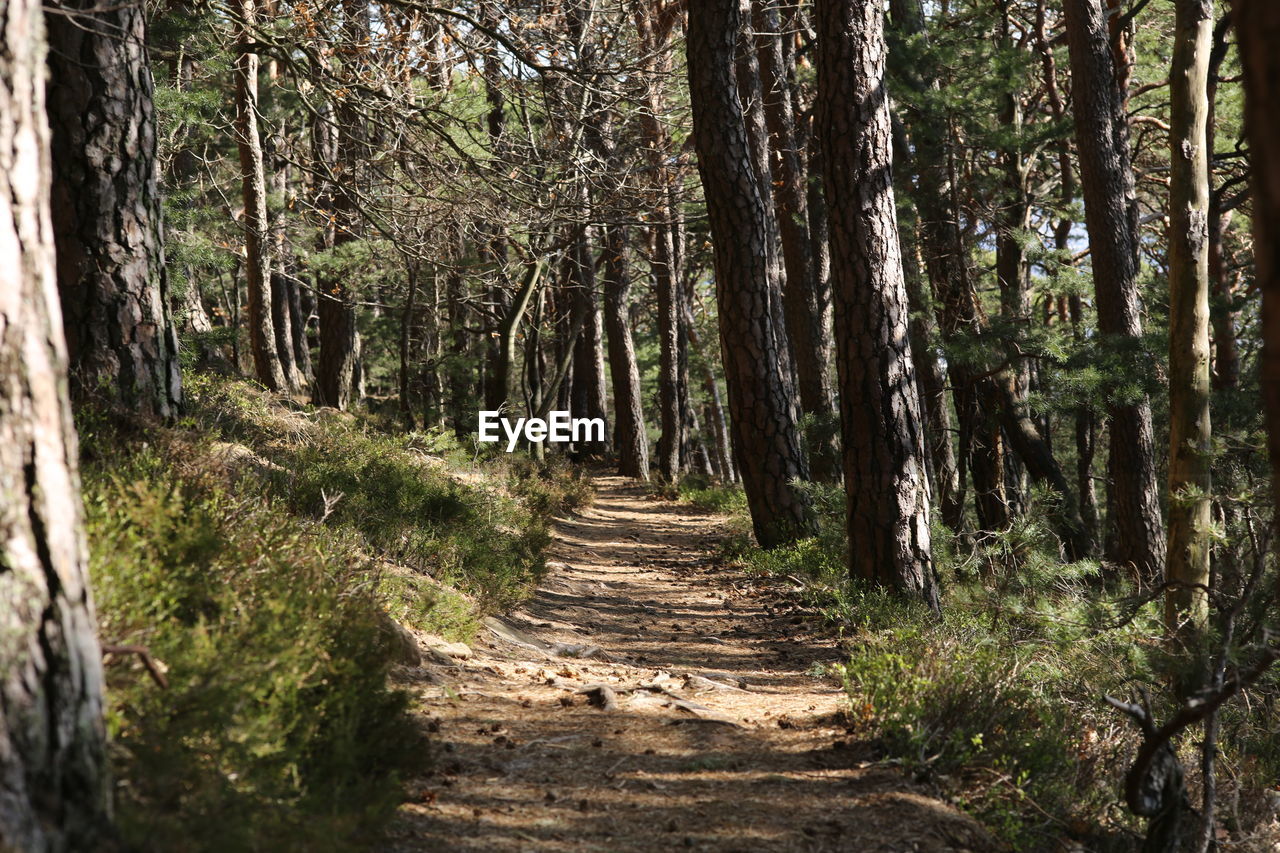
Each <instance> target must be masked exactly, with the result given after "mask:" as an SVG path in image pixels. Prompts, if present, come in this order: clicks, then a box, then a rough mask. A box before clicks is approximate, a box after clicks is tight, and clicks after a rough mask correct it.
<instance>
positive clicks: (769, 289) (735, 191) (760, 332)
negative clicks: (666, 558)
mask: <svg viewBox="0 0 1280 853" xmlns="http://www.w3.org/2000/svg"><path fill="white" fill-rule="evenodd" d="M741 23H742V20H741V9H740V8H739V5H738V2H737V0H696V2H694V3H692V4H691V5H690V7H689V31H688V53H689V63H688V66H689V89H690V96H691V99H692V104H693V123H694V140H695V144H696V148H697V152H698V171H699V173H700V174H701V176H702V185H703V189H704V191H705V194H706V198H707V213H708V218H709V219H710V223H711V235H712V240H713V242H714V248H715V277H716V297H717V302H718V305H719V309H720V310H719V320H720V345H721V351H722V358H723V363H724V371H725V383H726V386H727V389H728V396H729V410H730V419H731V422H732V424H731V430H732V435H733V446H734V454H735V456H736V457H737V463H738V469H739V471H740V473H741V476H742V483H743V489H744V491H745V492H746V495H747V504H748V506H749V508H750V511H751V520H752V525H753V527H754V529H755V534H756V539H757V540H758V541H759V542H760V544H761V545H762V546H764V547H772V546H775V545H779V544H782V543H785V542H787V541H790V540H792V539H794V538H796V537H798V536H803V535H806V534H808V533H810V532H811V531H812V530H813V521H812V516H811V513H810V510H809V505H808V502H807V500H806V499H805V498H804V496H803V495H802V494H801V493H800V492H799V491H798V490H796V489H795V488H794V487H793V485H792V481H793V480H796V479H806V478H807V475H808V471H807V470H806V466H805V463H804V457H803V455H802V453H801V448H800V434H799V431H798V429H797V426H796V420H797V412H796V405H795V395H794V392H793V390H792V386H791V383H790V379H789V377H788V375H787V371H786V369H785V365H786V363H787V362H786V360H785V352H786V340H785V336H784V332H783V330H782V329H781V328H780V327H779V326H778V324H777V322H776V318H778V317H779V316H780V309H781V306H780V305H778V304H777V302H778V294H777V292H776V290H775V289H774V286H773V285H774V281H775V279H774V277H773V269H774V266H775V265H776V263H775V261H774V251H773V240H774V235H775V234H776V233H777V227H776V223H774V222H773V211H772V205H770V204H767V203H766V202H767V198H768V195H767V194H768V192H769V190H768V187H767V186H762V185H761V180H760V175H759V173H758V171H757V170H756V169H755V167H754V166H753V163H752V155H751V150H750V144H749V141H748V139H747V128H746V123H745V116H744V114H743V107H742V102H741V101H740V100H739V98H738V86H737V81H736V80H735V79H734V60H735V54H736V52H737V47H738V43H739V40H740V35H739V33H740V32H741Z"/></svg>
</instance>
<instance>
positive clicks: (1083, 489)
mask: <svg viewBox="0 0 1280 853" xmlns="http://www.w3.org/2000/svg"><path fill="white" fill-rule="evenodd" d="M1047 3H1048V0H1039V2H1038V3H1037V4H1036V21H1035V22H1036V34H1035V35H1036V50H1037V51H1038V53H1039V54H1040V64H1041V68H1042V69H1043V74H1044V87H1045V92H1046V94H1047V96H1048V100H1049V110H1050V114H1051V115H1052V116H1053V120H1054V121H1056V122H1059V123H1061V122H1064V121H1066V119H1067V107H1066V103H1065V101H1064V100H1063V98H1062V91H1061V89H1060V88H1059V86H1058V65H1057V60H1056V59H1055V58H1054V53H1053V45H1052V44H1051V42H1050V39H1049V33H1048V29H1047V24H1046V20H1045V18H1046V6H1047ZM1057 147H1058V175H1059V181H1060V187H1059V194H1058V198H1059V205H1060V207H1061V209H1062V210H1063V211H1067V210H1069V209H1070V208H1071V207H1072V206H1073V205H1074V204H1075V201H1076V189H1077V185H1076V174H1075V166H1074V164H1073V163H1072V162H1071V143H1070V141H1069V140H1068V139H1066V138H1065V137H1064V138H1062V139H1061V140H1059V142H1058V146H1057ZM1072 225H1073V223H1072V221H1071V218H1070V217H1069V216H1068V215H1067V214H1066V213H1065V212H1064V213H1062V215H1061V217H1060V218H1059V219H1058V221H1057V222H1055V223H1054V226H1053V240H1054V249H1055V250H1056V251H1057V253H1058V255H1059V261H1058V264H1057V265H1055V266H1054V267H1053V271H1052V273H1051V274H1050V275H1051V277H1052V278H1054V279H1056V278H1058V276H1059V270H1060V265H1063V264H1066V263H1067V260H1066V259H1067V258H1068V257H1070V250H1071V229H1072ZM1061 300H1062V297H1059V311H1061V310H1062V307H1063V306H1062V302H1061ZM1067 305H1068V306H1069V319H1070V322H1071V334H1072V337H1073V338H1074V339H1075V341H1076V342H1077V343H1079V342H1081V341H1083V339H1084V305H1083V302H1082V300H1081V298H1080V294H1078V293H1072V294H1071V295H1070V296H1069V297H1067ZM1067 319H1068V318H1067V317H1063V318H1062V320H1063V322H1066V320H1067ZM1074 421H1075V423H1074V427H1075V430H1074V432H1075V446H1076V495H1077V499H1078V501H1079V507H1080V522H1081V524H1082V525H1083V526H1084V528H1083V531H1082V540H1081V541H1082V545H1083V546H1084V556H1086V557H1092V556H1093V555H1094V553H1095V552H1096V550H1097V543H1098V500H1097V497H1096V496H1095V491H1094V488H1093V455H1094V445H1095V444H1096V440H1097V429H1096V427H1095V424H1094V421H1095V417H1094V412H1093V409H1092V408H1091V407H1090V406H1088V405H1086V404H1081V405H1078V406H1077V407H1076V410H1075V417H1074Z"/></svg>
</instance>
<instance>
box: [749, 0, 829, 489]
mask: <svg viewBox="0 0 1280 853" xmlns="http://www.w3.org/2000/svg"><path fill="white" fill-rule="evenodd" d="M753 8H754V18H755V30H756V51H757V55H758V57H759V67H760V88H761V91H762V95H763V99H764V118H765V125H766V127H767V128H768V131H769V142H770V148H771V154H772V157H771V158H770V163H771V166H772V173H771V174H772V185H773V202H774V207H775V208H776V210H777V218H778V229H779V237H780V239H781V241H782V259H783V267H784V272H785V279H784V284H783V288H782V298H783V307H784V309H785V313H786V329H787V335H788V337H789V338H790V342H791V351H792V355H793V356H794V357H795V367H796V375H797V380H798V381H797V383H796V384H797V388H798V389H799V392H800V407H801V409H802V410H803V411H804V412H805V413H806V414H809V415H812V416H813V417H814V418H815V420H816V424H815V428H814V429H813V430H812V431H811V434H810V436H809V473H810V475H811V476H812V477H813V479H814V480H816V481H818V482H824V483H832V482H837V481H838V480H839V478H840V448H839V446H838V444H837V442H836V440H835V434H834V433H833V432H828V431H827V430H825V429H824V428H825V427H826V426H827V425H828V424H830V423H831V422H833V421H834V420H835V411H834V407H833V405H832V399H833V393H832V389H831V379H830V376H829V371H830V366H831V345H830V343H829V341H830V338H828V337H827V335H826V334H825V333H824V329H823V316H822V315H823V309H824V306H823V304H822V302H821V301H820V299H819V288H818V284H817V280H816V277H815V274H814V265H813V254H812V247H811V244H810V242H809V212H808V199H807V197H806V192H805V190H806V187H805V175H804V166H803V164H802V160H801V157H800V151H799V143H798V140H797V134H796V118H795V105H794V97H795V96H794V87H795V56H794V54H793V52H792V51H791V50H790V49H789V48H788V46H787V44H786V42H787V38H786V34H785V33H784V32H783V30H784V28H783V26H782V18H781V16H780V15H779V10H778V5H777V0H753ZM797 8H798V7H797Z"/></svg>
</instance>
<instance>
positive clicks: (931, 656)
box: [680, 477, 1280, 851]
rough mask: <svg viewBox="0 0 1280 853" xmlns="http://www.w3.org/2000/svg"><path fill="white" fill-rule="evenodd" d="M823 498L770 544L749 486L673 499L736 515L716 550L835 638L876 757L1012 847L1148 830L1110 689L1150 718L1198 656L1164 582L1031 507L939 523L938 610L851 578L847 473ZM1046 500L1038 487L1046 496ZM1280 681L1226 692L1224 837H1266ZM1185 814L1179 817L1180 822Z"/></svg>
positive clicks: (1264, 843) (1271, 845)
mask: <svg viewBox="0 0 1280 853" xmlns="http://www.w3.org/2000/svg"><path fill="white" fill-rule="evenodd" d="M805 488H806V490H807V492H808V494H809V496H810V498H811V499H812V500H813V502H814V504H815V505H816V507H817V508H818V510H819V513H818V514H819V518H820V529H819V534H818V535H817V536H815V537H812V538H808V539H803V540H801V541H799V542H796V543H795V544H792V545H789V546H785V547H781V548H775V549H772V550H762V549H760V548H758V547H756V546H755V544H754V542H753V541H752V540H751V537H750V531H751V527H750V520H749V517H748V516H747V514H746V501H745V498H743V496H742V493H741V490H740V489H738V488H734V487H723V486H717V485H714V484H711V483H708V482H706V481H704V480H701V479H699V478H695V477H691V478H687V479H686V480H685V481H684V482H683V483H682V484H681V488H680V492H681V495H682V496H683V498H684V499H685V500H687V501H689V502H691V503H693V504H695V505H697V506H701V507H703V508H706V509H710V510H715V511H719V512H728V513H730V514H731V518H732V521H731V522H730V530H731V533H730V534H729V535H728V536H727V537H726V538H725V540H724V541H723V542H722V545H721V555H722V558H723V559H725V560H727V561H729V562H730V563H732V564H735V565H738V566H740V567H742V568H743V569H744V570H746V571H749V572H753V573H760V574H764V575H771V576H774V577H776V578H778V579H781V580H782V581H784V582H785V583H786V584H788V585H789V586H790V590H791V594H792V595H794V596H795V597H796V598H798V599H799V600H800V601H801V602H803V604H805V605H806V606H808V607H809V608H811V609H812V611H813V612H814V613H815V614H816V615H818V616H820V617H821V618H822V619H823V620H825V621H826V622H827V623H828V624H829V625H830V626H831V628H832V629H833V630H835V631H837V632H838V633H839V634H840V636H841V638H842V639H843V642H844V647H845V649H846V652H847V655H848V659H847V661H846V662H845V663H844V664H843V665H842V666H840V667H838V668H836V671H834V672H831V673H829V674H830V675H833V676H836V677H838V678H840V679H841V680H842V681H843V683H844V685H845V689H846V692H847V694H848V699H849V713H850V718H851V720H852V721H853V724H854V726H855V728H856V729H857V731H858V732H859V734H860V736H861V737H862V738H863V739H864V740H866V741H868V742H870V743H871V745H872V746H873V747H874V751H875V752H876V753H877V754H878V755H880V756H881V758H882V760H884V761H886V762H890V763H893V764H898V765H901V766H903V767H904V768H905V769H906V770H907V771H908V772H910V773H911V774H912V775H913V776H914V777H915V778H916V779H917V780H919V781H922V782H928V783H933V784H935V785H936V786H937V788H938V789H939V791H940V793H942V794H943V795H944V796H946V797H947V798H948V799H949V800H950V801H952V802H953V803H954V804H956V805H957V806H959V807H961V808H962V809H964V810H965V811H967V812H969V813H970V814H972V815H974V816H975V817H977V818H979V819H980V820H981V821H982V822H983V823H984V824H985V825H986V826H987V827H988V828H989V829H990V830H992V831H993V832H994V833H996V834H997V835H998V836H999V837H1001V838H1002V839H1004V840H1005V841H1006V842H1007V843H1009V844H1010V846H1011V847H1012V848H1013V849H1015V850H1046V849H1052V850H1058V849H1062V847H1061V844H1062V839H1064V838H1071V839H1075V840H1076V841H1078V842H1080V843H1081V844H1082V845H1083V846H1084V849H1088V850H1098V851H1110V850H1114V851H1127V850H1133V849H1137V847H1139V846H1141V843H1142V837H1143V834H1144V831H1143V824H1142V822H1141V821H1140V820H1138V819H1136V818H1134V816H1133V815H1132V814H1131V813H1130V812H1129V810H1128V809H1126V807H1125V803H1124V793H1123V790H1124V777H1125V773H1126V771H1127V770H1128V768H1129V766H1130V764H1131V763H1132V761H1133V758H1134V756H1135V754H1136V753H1137V750H1138V747H1139V745H1140V743H1141V738H1140V736H1139V733H1138V732H1137V731H1136V729H1135V727H1134V726H1133V725H1132V723H1131V722H1130V721H1129V720H1128V719H1126V718H1124V717H1123V716H1121V715H1120V714H1118V713H1117V712H1116V711H1115V710H1114V709H1112V708H1111V707H1110V706H1108V705H1107V704H1106V702H1105V701H1104V698H1103V697H1104V696H1105V695H1113V696H1121V697H1126V696H1137V695H1145V696H1148V697H1150V698H1151V701H1152V708H1153V711H1155V715H1156V717H1157V719H1160V718H1162V717H1166V716H1167V715H1168V713H1169V711H1170V709H1171V708H1172V707H1173V705H1174V703H1173V701H1172V700H1171V699H1169V698H1168V696H1169V691H1168V689H1167V685H1168V682H1169V681H1170V680H1175V679H1177V678H1178V677H1180V676H1181V675H1184V674H1185V672H1186V671H1187V670H1190V669H1192V668H1193V667H1194V666H1195V665H1196V663H1195V662H1194V659H1195V657H1196V656H1195V655H1190V656H1183V657H1177V656H1172V655H1170V654H1169V646H1168V645H1167V641H1166V639H1165V634H1164V630H1163V627H1162V623H1161V613H1160V599H1159V597H1157V596H1152V595H1149V594H1148V595H1143V594H1141V593H1140V591H1139V590H1137V589H1134V588H1133V587H1132V586H1131V585H1128V584H1126V583H1125V582H1124V581H1123V579H1119V578H1116V577H1114V576H1111V575H1109V574H1107V573H1106V572H1105V571H1104V569H1103V567H1102V566H1100V565H1099V564H1098V563H1095V562H1090V561H1082V562H1078V563H1064V562H1063V561H1062V560H1061V558H1060V556H1059V553H1058V542H1057V540H1056V538H1055V537H1054V536H1053V534H1052V532H1051V531H1050V530H1049V529H1048V528H1047V527H1046V526H1044V525H1043V523H1042V522H1041V519H1043V518H1044V517H1045V515H1046V513H1045V512H1044V507H1043V506H1040V507H1039V508H1037V507H1036V506H1035V505H1033V506H1032V507H1030V508H1029V510H1028V512H1027V513H1025V514H1024V515H1023V516H1022V518H1021V519H1020V520H1019V521H1018V522H1017V523H1016V524H1015V525H1014V526H1013V527H1011V528H1010V529H1009V530H1007V531H1005V532H1004V533H1002V534H1000V535H986V536H984V537H982V538H981V539H968V540H966V539H965V538H964V537H957V536H955V535H954V534H952V533H951V532H950V531H949V530H947V529H946V528H945V527H944V526H943V525H941V524H935V525H934V529H933V537H934V544H935V551H934V553H935V556H936V557H937V560H938V563H937V571H938V572H939V574H940V575H941V576H942V578H943V580H944V589H946V590H947V594H946V601H945V605H946V606H945V607H944V608H943V616H942V617H941V618H937V617H935V616H933V615H932V614H930V613H929V612H928V611H927V610H926V609H925V608H924V607H923V606H920V605H919V604H917V603H914V602H910V601H907V600H904V599H902V598H901V597H898V596H895V595H893V593H892V591H890V590H886V589H883V588H869V587H866V586H863V585H861V584H858V583H856V582H853V583H851V582H850V580H849V575H848V568H847V565H848V564H847V556H846V547H847V545H846V540H845V538H844V517H843V516H844V500H843V492H842V491H841V490H839V489H835V488H831V487H824V486H821V485H817V484H809V485H806V486H805ZM1045 500H1047V497H1046V496H1044V495H1039V496H1038V498H1037V501H1038V502H1039V503H1041V504H1043V502H1044V501H1045ZM1276 698H1277V682H1276V679H1275V678H1274V677H1269V678H1267V679H1265V680H1263V681H1262V682H1260V683H1258V684H1256V685H1254V687H1253V689H1251V690H1248V691H1246V692H1245V695H1244V698H1243V701H1238V702H1236V703H1234V704H1231V705H1228V706H1226V708H1225V709H1224V712H1223V718H1222V721H1221V730H1220V731H1221V734H1220V736H1219V737H1220V742H1219V749H1220V753H1219V755H1218V779H1217V785H1218V812H1219V814H1220V815H1221V820H1222V825H1223V827H1224V828H1225V831H1226V832H1225V834H1220V837H1219V838H1218V842H1219V843H1220V844H1221V845H1222V846H1221V848H1220V849H1223V850H1273V849H1276V848H1275V844H1276V843H1277V841H1278V840H1280V834H1278V833H1277V826H1276V824H1275V821H1274V808H1275V798H1276V793H1275V792H1276V787H1277V786H1276V780H1277V779H1280V752H1278V751H1277V749H1276V745H1275V737H1274V732H1275V731H1276V727H1277V725H1280V717H1277V713H1276ZM1200 746H1201V738H1200V735H1199V732H1198V730H1192V731H1190V732H1188V733H1185V734H1184V735H1183V737H1182V738H1181V739H1180V740H1179V742H1178V744H1177V751H1178V756H1179V758H1180V760H1181V764H1182V766H1183V768H1184V769H1185V772H1186V781H1187V789H1188V799H1189V803H1188V809H1189V810H1191V811H1193V810H1194V809H1193V807H1192V806H1191V804H1199V802H1200V797H1201V794H1202V776H1201V774H1200V770H1199V767H1200V764H1199V762H1200V756H1199V750H1200ZM1189 822H1190V821H1189V820H1188V823H1189Z"/></svg>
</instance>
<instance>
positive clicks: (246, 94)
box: [235, 0, 288, 391]
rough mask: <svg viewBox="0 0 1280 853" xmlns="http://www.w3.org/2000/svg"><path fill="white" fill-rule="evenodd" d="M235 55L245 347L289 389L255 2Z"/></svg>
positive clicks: (243, 8) (267, 377)
mask: <svg viewBox="0 0 1280 853" xmlns="http://www.w3.org/2000/svg"><path fill="white" fill-rule="evenodd" d="M236 11H237V14H238V15H239V20H238V21H237V26H238V27H239V30H240V33H239V44H238V46H237V51H238V54H239V55H238V56H237V57H236V64H235V87H236V147H237V148H238V150H239V152H240V187H241V194H242V197H243V199H244V253H245V264H244V269H245V289H246V291H247V293H248V303H249V349H250V350H251V351H252V353H253V371H254V375H255V376H257V378H258V381H259V382H261V383H262V384H263V385H265V386H266V387H267V388H269V389H271V390H272V391H284V390H287V389H288V377H287V376H286V375H285V372H284V368H283V366H282V365H281V363H280V351H279V349H278V348H277V345H276V332H275V325H274V323H273V320H272V314H273V311H272V292H271V242H270V231H271V222H270V220H269V219H268V218H267V178H266V169H265V167H264V165H263V159H262V135H261V133H260V131H259V128H258V55H257V54H256V53H254V52H253V51H252V50H251V47H252V45H253V39H254V35H253V27H254V23H255V19H256V18H257V14H258V12H257V3H256V0H239V2H238V3H237V6H236Z"/></svg>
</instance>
